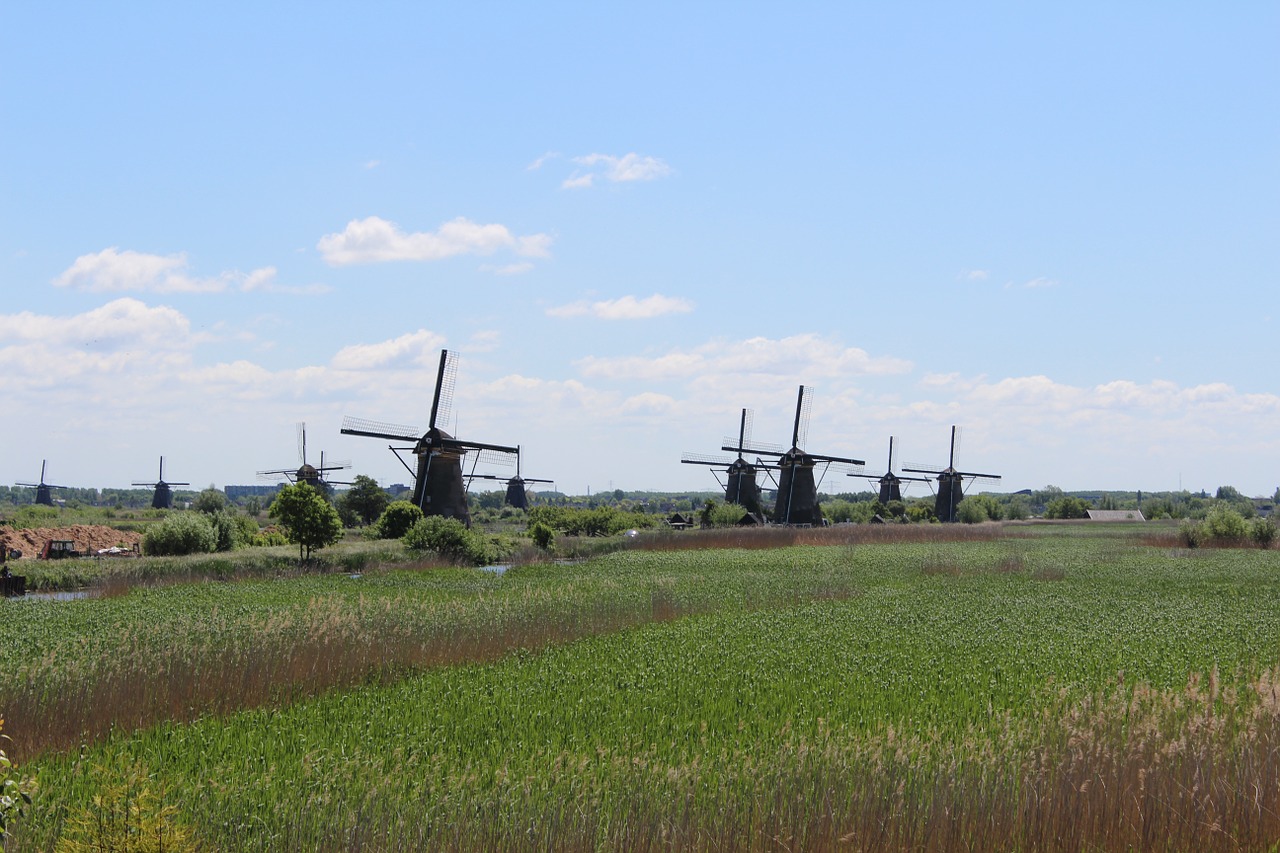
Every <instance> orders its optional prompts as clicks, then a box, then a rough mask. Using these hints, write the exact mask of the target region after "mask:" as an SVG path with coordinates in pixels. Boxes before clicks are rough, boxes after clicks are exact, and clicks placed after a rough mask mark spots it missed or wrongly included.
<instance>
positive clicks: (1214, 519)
mask: <svg viewBox="0 0 1280 853" xmlns="http://www.w3.org/2000/svg"><path fill="white" fill-rule="evenodd" d="M1204 527H1205V532H1206V533H1207V534H1208V535H1209V538H1210V539H1213V540H1214V541H1215V542H1221V543H1229V542H1240V541H1242V540H1243V539H1244V538H1245V537H1247V536H1248V535H1249V528H1248V526H1247V525H1246V524H1245V520H1244V518H1242V517H1241V515H1240V513H1238V512H1236V511H1235V510H1234V509H1231V508H1230V507H1227V506H1223V505H1221V504H1219V505H1218V506H1215V507H1214V508H1213V509H1211V510H1209V514H1208V515H1207V516H1205V519H1204Z"/></svg>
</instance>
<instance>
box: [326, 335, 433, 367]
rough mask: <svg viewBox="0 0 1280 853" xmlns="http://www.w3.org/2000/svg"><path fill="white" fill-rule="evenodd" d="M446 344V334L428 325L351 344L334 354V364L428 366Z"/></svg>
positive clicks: (352, 365)
mask: <svg viewBox="0 0 1280 853" xmlns="http://www.w3.org/2000/svg"><path fill="white" fill-rule="evenodd" d="M443 344H444V338H443V337H441V336H440V335H437V334H435V333H434V332H429V331H427V330H426V329H419V330H418V331H416V332H410V333H409V334H406V335H401V336H400V337H398V338H393V339H392V340H389V341H381V342H379V343H376V344H352V345H351V346H346V347H343V348H342V349H340V350H338V352H337V354H336V355H334V357H333V361H332V365H333V367H334V368H336V369H338V370H377V369H382V368H387V367H392V366H396V365H402V366H413V365H417V366H421V367H429V366H430V365H431V364H432V363H433V360H434V359H435V358H436V356H435V351H436V350H437V349H438V348H439V347H440V346H442V345H443Z"/></svg>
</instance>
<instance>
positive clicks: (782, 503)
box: [720, 385, 866, 524]
mask: <svg viewBox="0 0 1280 853" xmlns="http://www.w3.org/2000/svg"><path fill="white" fill-rule="evenodd" d="M811 402H812V398H811V397H806V396H805V387H804V386H803V385H801V386H800V393H799V395H798V396H797V397H796V419H795V425H794V426H793V427H792V429H791V449H790V450H785V451H779V450H778V449H776V448H774V447H770V446H765V445H754V444H753V445H750V446H744V447H742V448H741V450H746V451H750V452H751V453H759V454H762V455H767V456H777V457H778V461H777V462H776V463H775V464H773V465H771V466H769V468H770V469H772V470H776V471H777V472H778V478H777V486H778V499H777V501H776V503H775V505H774V508H773V520H774V521H775V522H777V523H779V524H822V509H821V508H820V507H819V506H818V484H819V483H820V482H821V477H817V478H815V476H814V469H815V468H817V467H818V466H819V465H821V466H822V476H826V473H827V471H829V470H831V469H832V468H835V469H837V470H840V469H844V470H845V471H846V472H848V471H849V470H850V469H853V468H861V466H862V465H864V464H866V463H865V462H864V461H863V460H861V459H850V458H848V457H845V456H830V455H828V454H825V453H810V452H808V451H806V450H804V449H802V448H801V445H802V444H805V443H806V439H807V438H808V432H809V409H810V406H811ZM743 444H745V442H743ZM720 449H721V450H735V449H738V448H733V447H722V448H720Z"/></svg>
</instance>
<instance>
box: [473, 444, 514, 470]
mask: <svg viewBox="0 0 1280 853" xmlns="http://www.w3.org/2000/svg"><path fill="white" fill-rule="evenodd" d="M476 461H477V462H483V463H485V464H486V465H502V466H503V467H507V468H509V467H511V466H512V465H514V464H516V454H515V453H512V452H510V451H502V450H495V449H493V448H489V447H486V448H483V449H481V450H480V452H479V453H478V454H476Z"/></svg>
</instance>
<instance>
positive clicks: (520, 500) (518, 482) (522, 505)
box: [506, 477, 529, 509]
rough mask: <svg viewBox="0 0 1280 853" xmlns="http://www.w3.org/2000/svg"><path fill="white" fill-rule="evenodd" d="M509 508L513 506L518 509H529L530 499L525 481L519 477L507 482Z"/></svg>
mask: <svg viewBox="0 0 1280 853" xmlns="http://www.w3.org/2000/svg"><path fill="white" fill-rule="evenodd" d="M506 504H507V506H513V507H515V508H516V509H528V508H529V497H528V495H526V494H525V491H524V480H522V479H520V478H519V477H512V478H511V479H510V480H507V497H506Z"/></svg>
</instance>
